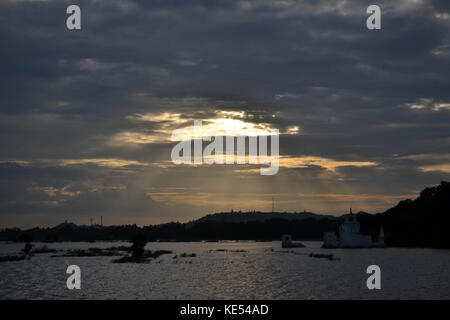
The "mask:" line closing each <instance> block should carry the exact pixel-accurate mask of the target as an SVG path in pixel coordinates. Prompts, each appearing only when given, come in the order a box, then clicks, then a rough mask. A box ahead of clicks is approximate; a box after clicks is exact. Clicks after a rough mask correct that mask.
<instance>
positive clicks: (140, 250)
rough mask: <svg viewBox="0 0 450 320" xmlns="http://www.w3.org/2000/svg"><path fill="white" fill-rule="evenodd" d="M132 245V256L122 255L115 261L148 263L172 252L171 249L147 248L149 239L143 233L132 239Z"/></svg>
mask: <svg viewBox="0 0 450 320" xmlns="http://www.w3.org/2000/svg"><path fill="white" fill-rule="evenodd" d="M131 242H132V245H131V247H130V249H129V250H131V256H126V257H122V258H119V259H116V260H113V261H112V262H114V263H148V262H150V259H156V258H158V257H159V256H161V255H163V254H169V253H172V251H169V250H156V251H151V250H145V246H146V244H147V239H146V238H145V235H143V234H137V235H135V236H134V237H133V239H131Z"/></svg>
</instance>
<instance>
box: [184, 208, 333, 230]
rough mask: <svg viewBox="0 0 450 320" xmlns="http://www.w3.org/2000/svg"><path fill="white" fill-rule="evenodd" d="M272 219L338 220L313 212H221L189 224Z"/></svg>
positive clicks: (189, 225)
mask: <svg viewBox="0 0 450 320" xmlns="http://www.w3.org/2000/svg"><path fill="white" fill-rule="evenodd" d="M271 219H283V220H304V219H337V217H335V216H330V215H320V214H315V213H311V212H299V213H298V212H294V213H289V212H258V211H249V212H240V211H238V212H220V213H215V214H208V215H206V216H204V217H202V218H200V219H197V220H195V221H192V222H189V223H188V224H187V226H188V227H191V226H192V225H194V224H198V223H204V222H225V223H246V222H252V221H253V222H254V221H259V222H262V221H266V220H271Z"/></svg>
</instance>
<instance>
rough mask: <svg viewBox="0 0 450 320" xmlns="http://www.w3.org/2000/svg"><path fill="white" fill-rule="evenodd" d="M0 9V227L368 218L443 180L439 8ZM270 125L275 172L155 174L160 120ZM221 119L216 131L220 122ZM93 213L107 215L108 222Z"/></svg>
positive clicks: (323, 4) (162, 147)
mask: <svg viewBox="0 0 450 320" xmlns="http://www.w3.org/2000/svg"><path fill="white" fill-rule="evenodd" d="M371 2H372V1H360V0H354V1H350V0H347V1H344V0H329V1H327V0H320V1H317V0H314V1H313V0H303V1H301V0H298V1H293V0H286V1H271V0H256V1H207V0H197V1H189V2H188V1H175V0H164V1H163V0H157V1H137V0H129V1H119V0H109V1H106V0H96V1H87V0H85V1H83V0H82V1H79V2H78V4H79V6H80V7H81V10H82V30H81V31H77V32H74V31H69V30H67V29H66V27H65V19H66V17H67V15H66V13H65V9H66V7H67V6H68V5H69V4H72V3H71V2H70V1H56V0H53V1H52V0H47V1H32V0H20V1H19V0H8V1H2V2H1V3H0V11H1V12H2V19H1V20H0V43H1V44H2V50H0V74H1V77H0V128H1V131H0V146H1V148H0V162H1V164H0V172H1V174H0V199H1V202H0V225H1V226H13V225H19V226H20V225H27V226H30V225H35V224H39V225H49V224H55V223H58V222H60V221H63V220H65V219H70V220H74V221H75V222H79V223H83V222H84V223H88V221H89V217H90V216H98V215H100V214H101V215H104V216H105V217H108V218H109V221H110V222H111V223H133V222H138V223H157V222H163V221H167V220H171V219H175V220H182V221H186V220H189V219H192V218H194V217H198V216H201V215H203V214H204V213H210V212H211V211H216V210H227V209H231V208H234V209H235V210H239V209H243V210H246V209H259V210H270V208H271V198H272V196H275V197H276V199H277V208H278V209H279V210H304V209H306V210H311V211H317V212H323V213H332V214H339V213H343V211H344V210H346V208H348V207H349V206H351V205H352V206H354V207H356V208H357V209H361V210H366V211H372V212H376V211H381V210H384V209H386V208H388V207H389V206H391V205H393V204H395V202H396V201H397V200H398V199H399V198H400V197H404V196H405V197H406V196H414V195H415V194H416V193H417V192H418V190H420V189H422V188H423V187H424V186H425V185H429V184H435V183H438V182H439V181H440V180H444V179H449V178H450V170H449V163H450V158H449V154H450V153H449V150H450V130H449V129H450V128H449V120H450V107H449V106H450V90H449V88H450V77H449V76H448V75H449V72H450V33H449V32H448V31H449V30H450V5H449V3H448V1H433V0H429V1H427V0H417V1H406V0H397V1H379V4H380V6H381V8H382V30H380V31H369V30H367V29H366V27H365V19H366V17H367V15H366V13H365V9H366V7H367V6H368V5H369V4H372V3H371ZM221 119H228V120H231V121H234V123H239V125H245V126H246V127H249V128H276V129H279V130H280V133H281V136H280V148H281V149H280V155H281V169H280V172H279V173H278V174H277V175H276V176H273V177H261V176H260V175H259V174H257V173H255V172H254V170H253V169H255V168H254V167H252V166H201V167H196V166H191V167H190V166H181V167H179V166H178V167H176V166H173V165H170V162H169V160H170V151H171V148H172V147H173V142H172V141H170V139H168V137H170V132H171V131H172V130H174V129H176V128H180V127H188V126H192V125H193V121H194V120H203V121H206V122H205V124H211V123H213V124H214V123H215V122H214V121H219V122H220V121H222V120H221ZM227 123H228V122H227ZM107 221H108V220H107Z"/></svg>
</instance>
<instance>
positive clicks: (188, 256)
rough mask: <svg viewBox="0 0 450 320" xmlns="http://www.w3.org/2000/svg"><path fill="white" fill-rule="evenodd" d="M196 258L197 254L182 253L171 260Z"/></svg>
mask: <svg viewBox="0 0 450 320" xmlns="http://www.w3.org/2000/svg"><path fill="white" fill-rule="evenodd" d="M196 256H197V254H195V253H191V254H188V253H186V252H185V253H182V254H180V255H179V256H174V257H173V259H176V258H195V257H196Z"/></svg>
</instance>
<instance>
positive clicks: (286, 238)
mask: <svg viewBox="0 0 450 320" xmlns="http://www.w3.org/2000/svg"><path fill="white" fill-rule="evenodd" d="M281 247H282V248H304V247H305V245H304V244H303V243H301V242H293V241H292V236H291V235H290V234H283V235H282V236H281Z"/></svg>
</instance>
